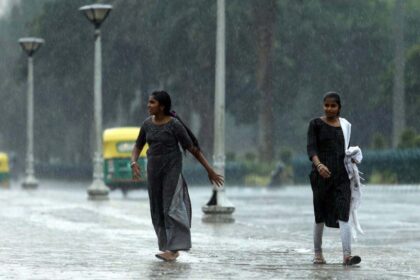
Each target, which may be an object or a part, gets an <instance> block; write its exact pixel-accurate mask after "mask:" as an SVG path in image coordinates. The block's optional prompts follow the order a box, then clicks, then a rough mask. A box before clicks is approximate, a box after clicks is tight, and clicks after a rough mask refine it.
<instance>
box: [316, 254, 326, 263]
mask: <svg viewBox="0 0 420 280" xmlns="http://www.w3.org/2000/svg"><path fill="white" fill-rule="evenodd" d="M312 263H313V264H326V263H327V262H326V261H325V259H324V256H323V255H322V254H315V257H314V259H313V260H312Z"/></svg>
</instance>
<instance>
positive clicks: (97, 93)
mask: <svg viewBox="0 0 420 280" xmlns="http://www.w3.org/2000/svg"><path fill="white" fill-rule="evenodd" d="M111 10H112V6H111V5H105V4H93V5H88V6H83V7H81V8H79V11H81V12H82V13H83V14H84V15H85V16H86V17H87V19H88V20H89V21H90V22H92V24H93V25H94V26H95V66H94V122H95V131H94V132H95V153H94V158H93V162H94V166H93V182H92V184H91V185H90V186H89V187H88V189H87V192H88V196H89V199H91V200H106V199H108V193H109V190H108V188H107V187H106V186H105V184H104V182H103V177H104V171H103V159H102V60H101V30H100V27H101V24H102V23H103V22H104V20H105V19H106V18H107V16H108V15H109V13H110V11H111Z"/></svg>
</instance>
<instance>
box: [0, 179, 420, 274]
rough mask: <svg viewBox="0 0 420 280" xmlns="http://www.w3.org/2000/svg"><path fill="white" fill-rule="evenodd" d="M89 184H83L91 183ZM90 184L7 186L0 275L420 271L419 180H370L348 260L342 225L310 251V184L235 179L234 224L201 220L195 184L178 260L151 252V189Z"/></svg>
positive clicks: (201, 198) (202, 191) (200, 192)
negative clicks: (92, 188) (90, 188)
mask: <svg viewBox="0 0 420 280" xmlns="http://www.w3.org/2000/svg"><path fill="white" fill-rule="evenodd" d="M87 185H88V184H86V186H87ZM86 186H85V184H82V183H68V182H67V183H65V182H53V181H41V182H40V187H39V188H38V189H37V190H35V191H31V192H28V191H23V190H21V189H20V186H19V185H17V184H14V185H13V186H12V188H11V189H9V190H4V189H0V279H257V278H258V279H417V278H418V275H419V274H420V265H419V264H420V263H419V260H420V220H419V217H420V214H419V213H420V203H419V198H420V188H410V189H409V191H399V190H398V189H397V188H392V189H387V190H386V191H383V190H382V189H381V188H379V187H369V186H368V187H366V188H365V192H364V200H363V204H362V206H361V210H360V212H359V214H360V221H361V224H362V227H363V228H364V230H365V232H366V235H365V236H362V237H361V238H360V239H359V241H358V242H357V243H355V244H354V245H353V252H354V254H358V255H360V256H361V257H362V263H361V265H360V266H355V267H344V266H342V265H341V243H340V236H339V231H338V230H335V229H326V231H325V232H324V254H325V257H326V259H327V262H328V264H327V265H324V266H315V265H312V263H311V258H312V223H313V216H312V215H313V214H312V197H311V192H310V188H309V187H307V188H306V187H295V188H292V187H290V188H286V189H280V190H269V189H262V188H255V189H251V188H228V189H227V194H228V197H229V198H230V199H231V201H232V202H233V203H234V205H235V207H236V212H235V213H234V217H235V219H236V222H235V223H232V224H207V223H203V222H202V221H201V218H202V212H201V209H200V208H201V206H202V205H203V204H205V203H206V202H207V199H208V198H209V197H210V193H211V189H210V188H190V194H191V199H192V202H193V225H192V239H193V240H192V241H193V249H192V250H191V251H190V252H189V253H181V257H180V258H179V260H178V261H177V262H174V263H164V262H162V261H159V260H158V259H156V258H155V257H154V254H155V253H157V244H156V238H155V234H154V231H153V227H152V225H151V221H150V215H149V206H148V198H147V193H146V192H145V191H136V192H133V193H130V194H129V197H128V198H127V199H124V198H123V197H122V195H121V194H120V193H119V192H118V191H115V192H112V193H111V196H110V200H109V201H105V202H92V201H88V200H87V199H86V192H85V187H86Z"/></svg>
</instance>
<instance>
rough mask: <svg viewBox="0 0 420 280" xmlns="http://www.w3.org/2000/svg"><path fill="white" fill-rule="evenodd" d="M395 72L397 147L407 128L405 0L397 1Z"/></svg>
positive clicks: (394, 97) (394, 100) (394, 119)
mask: <svg viewBox="0 0 420 280" xmlns="http://www.w3.org/2000/svg"><path fill="white" fill-rule="evenodd" d="M394 12H395V22H394V38H395V73H394V93H393V103H392V105H393V108H392V112H393V115H392V146H393V147H394V148H396V147H397V146H398V143H399V141H400V137H401V133H402V132H403V131H404V129H405V92H404V90H405V88H404V87H405V86H404V68H405V57H404V0H396V2H395V10H394Z"/></svg>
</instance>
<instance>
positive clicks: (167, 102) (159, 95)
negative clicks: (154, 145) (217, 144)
mask: <svg viewBox="0 0 420 280" xmlns="http://www.w3.org/2000/svg"><path fill="white" fill-rule="evenodd" d="M150 96H151V97H153V98H154V99H156V100H157V102H159V104H160V105H162V106H163V107H164V109H163V113H164V114H165V115H167V116H171V117H173V118H175V119H177V120H178V121H179V122H180V123H181V124H182V125H183V126H184V127H185V129H186V130H187V133H188V136H190V138H191V140H192V142H193V145H194V147H195V148H196V149H198V150H201V148H200V144H199V143H198V140H197V137H195V135H194V133H192V131H191V129H190V128H189V127H188V126H187V125H186V124H185V123H184V122H183V121H182V120H181V118H180V117H179V116H178V115H177V113H176V112H175V111H172V110H171V107H172V101H171V97H170V96H169V93H167V92H166V91H164V90H160V91H154V92H152V94H151V95H150Z"/></svg>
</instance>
